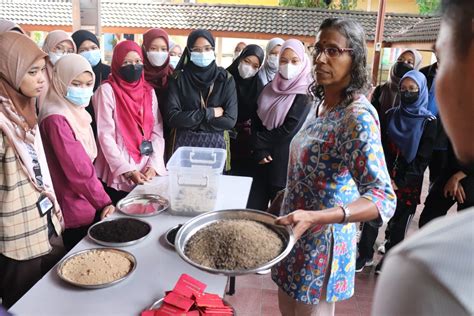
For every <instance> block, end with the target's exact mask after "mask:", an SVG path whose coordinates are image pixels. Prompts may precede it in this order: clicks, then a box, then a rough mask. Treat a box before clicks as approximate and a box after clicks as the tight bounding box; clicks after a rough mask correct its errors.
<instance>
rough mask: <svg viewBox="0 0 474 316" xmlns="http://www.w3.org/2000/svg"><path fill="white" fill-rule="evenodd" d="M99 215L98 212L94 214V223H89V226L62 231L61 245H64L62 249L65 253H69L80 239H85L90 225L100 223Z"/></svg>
mask: <svg viewBox="0 0 474 316" xmlns="http://www.w3.org/2000/svg"><path fill="white" fill-rule="evenodd" d="M100 214H101V212H100V211H98V212H97V213H96V214H95V217H94V221H93V222H92V223H90V224H89V225H84V226H81V227H75V228H66V229H65V230H64V231H63V234H62V236H63V243H64V249H65V250H66V252H69V251H70V250H71V249H72V248H74V246H75V245H77V244H78V243H79V242H80V241H81V240H82V238H84V237H86V235H87V230H89V227H91V226H92V224H94V223H97V222H99V221H100Z"/></svg>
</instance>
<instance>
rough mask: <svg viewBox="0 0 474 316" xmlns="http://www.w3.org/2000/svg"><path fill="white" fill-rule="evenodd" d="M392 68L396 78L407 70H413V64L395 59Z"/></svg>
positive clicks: (400, 76)
mask: <svg viewBox="0 0 474 316" xmlns="http://www.w3.org/2000/svg"><path fill="white" fill-rule="evenodd" d="M394 67H395V68H393V73H394V74H395V76H397V78H402V77H403V76H404V75H405V74H406V73H407V72H409V71H410V70H413V66H411V65H410V64H407V63H405V62H402V61H397V63H396V64H395V66H394Z"/></svg>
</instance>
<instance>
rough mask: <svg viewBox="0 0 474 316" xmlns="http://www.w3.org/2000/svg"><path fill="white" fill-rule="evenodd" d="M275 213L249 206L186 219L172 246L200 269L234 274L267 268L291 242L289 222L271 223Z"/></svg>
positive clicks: (285, 252) (288, 248)
mask: <svg viewBox="0 0 474 316" xmlns="http://www.w3.org/2000/svg"><path fill="white" fill-rule="evenodd" d="M275 219H276V216H274V215H271V214H269V213H266V212H262V211H257V210H251V209H234V210H221V211H213V212H208V213H205V214H202V215H199V216H197V217H194V218H193V219H191V220H189V221H188V222H186V223H185V224H184V225H183V227H181V228H180V230H179V231H178V234H177V235H176V239H175V249H176V251H177V252H178V254H179V256H180V257H181V258H182V259H183V260H184V261H186V262H187V263H189V264H191V265H193V266H194V267H196V268H198V269H201V270H203V271H206V272H209V273H213V274H222V275H227V276H236V275H244V274H253V273H257V272H261V271H264V270H267V269H269V268H271V267H272V266H274V265H275V264H277V263H278V262H280V261H281V260H282V259H283V258H285V257H286V256H287V255H288V254H289V253H290V251H291V249H292V248H293V245H294V244H295V237H294V234H293V230H292V228H291V227H290V226H280V225H275V223H274V222H275Z"/></svg>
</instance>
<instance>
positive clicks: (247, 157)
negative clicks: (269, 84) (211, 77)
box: [227, 44, 264, 177]
mask: <svg viewBox="0 0 474 316" xmlns="http://www.w3.org/2000/svg"><path fill="white" fill-rule="evenodd" d="M263 58H264V52H263V49H262V48H261V47H260V46H258V45H254V44H250V45H248V46H246V47H245V48H244V50H243V51H242V53H241V54H240V55H239V57H237V58H236V59H235V60H234V62H233V63H232V64H231V65H230V66H229V67H228V68H227V71H228V72H230V74H231V75H232V76H233V77H234V81H235V85H236V86H237V100H238V114H237V124H236V125H235V129H234V131H235V133H234V134H236V135H234V137H232V138H231V141H230V146H231V147H230V148H231V149H230V152H231V154H232V160H233V161H232V174H234V175H237V176H247V177H253V175H254V170H255V168H253V166H254V164H253V163H252V158H251V152H250V134H251V131H250V129H251V121H252V120H253V119H255V116H256V114H257V98H258V96H259V94H260V90H259V89H258V87H259V86H261V84H259V80H260V79H259V77H258V76H257V72H258V70H259V69H260V66H261V65H262V62H263Z"/></svg>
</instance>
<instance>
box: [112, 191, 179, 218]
mask: <svg viewBox="0 0 474 316" xmlns="http://www.w3.org/2000/svg"><path fill="white" fill-rule="evenodd" d="M149 203H156V204H157V207H156V208H155V209H154V210H153V211H152V212H148V213H134V212H130V211H128V210H127V208H128V207H130V206H132V205H134V204H138V205H143V206H144V205H147V204H149ZM169 206H170V202H169V201H168V199H166V198H164V197H163V196H161V195H159V194H138V195H132V196H127V197H126V198H123V199H121V200H120V201H118V203H117V209H118V210H119V212H121V213H123V214H126V215H129V216H137V217H146V216H154V215H158V214H160V213H161V212H164V211H166V210H167V209H168V208H169Z"/></svg>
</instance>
